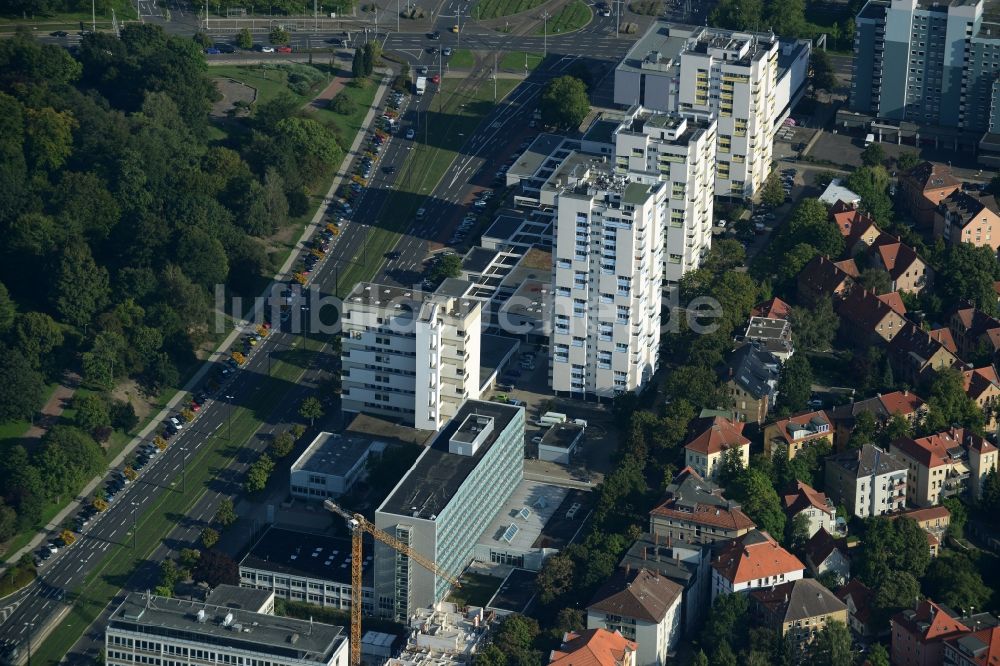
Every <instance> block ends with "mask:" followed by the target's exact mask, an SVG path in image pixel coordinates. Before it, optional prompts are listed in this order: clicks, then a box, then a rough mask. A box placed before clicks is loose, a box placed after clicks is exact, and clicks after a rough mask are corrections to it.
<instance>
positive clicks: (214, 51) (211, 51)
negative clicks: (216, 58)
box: [205, 46, 222, 55]
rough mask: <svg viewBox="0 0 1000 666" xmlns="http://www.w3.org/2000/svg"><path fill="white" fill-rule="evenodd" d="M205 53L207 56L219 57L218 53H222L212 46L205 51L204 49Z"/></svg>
mask: <svg viewBox="0 0 1000 666" xmlns="http://www.w3.org/2000/svg"><path fill="white" fill-rule="evenodd" d="M205 53H206V54H207V55H219V54H220V53H222V51H220V50H219V49H217V48H215V47H214V46H209V47H208V48H207V49H205Z"/></svg>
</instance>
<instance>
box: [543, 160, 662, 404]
mask: <svg viewBox="0 0 1000 666" xmlns="http://www.w3.org/2000/svg"><path fill="white" fill-rule="evenodd" d="M541 196H542V198H543V199H548V200H552V201H553V202H554V204H555V207H556V224H555V241H554V243H553V254H554V255H555V257H554V260H555V265H554V269H553V271H554V273H553V278H552V286H553V291H554V292H555V293H554V303H553V308H552V312H553V315H552V316H553V321H552V337H551V350H552V352H551V361H550V366H549V367H550V371H551V384H552V389H553V390H554V391H555V392H556V393H557V394H563V395H567V394H569V395H577V396H597V397H602V398H611V397H614V396H615V395H616V394H618V393H622V392H624V391H635V390H641V389H643V388H645V386H646V385H647V383H648V382H649V380H650V378H651V377H652V376H653V372H654V371H655V370H656V366H657V363H658V358H659V346H660V300H661V299H660V290H661V287H660V285H661V282H662V275H663V256H662V253H663V215H664V213H665V211H666V210H667V200H668V198H669V192H668V189H667V183H664V182H655V183H639V182H630V181H629V179H628V178H627V177H624V176H618V175H615V174H614V173H613V171H612V169H611V168H610V165H608V164H607V162H606V158H603V157H600V156H594V155H587V154H584V153H571V154H570V155H569V156H568V157H567V158H566V159H565V160H564V161H563V162H562V164H561V165H560V166H559V168H558V169H556V170H555V171H554V172H553V173H552V175H551V176H550V177H549V179H548V180H547V182H546V183H545V184H544V185H543V186H542V192H541Z"/></svg>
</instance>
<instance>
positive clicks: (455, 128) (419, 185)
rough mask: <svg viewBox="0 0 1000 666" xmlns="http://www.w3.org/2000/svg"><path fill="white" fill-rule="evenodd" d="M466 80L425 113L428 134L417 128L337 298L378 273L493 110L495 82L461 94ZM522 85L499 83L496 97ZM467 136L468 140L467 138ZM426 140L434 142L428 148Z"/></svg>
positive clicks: (448, 82) (455, 82)
mask: <svg viewBox="0 0 1000 666" xmlns="http://www.w3.org/2000/svg"><path fill="white" fill-rule="evenodd" d="M462 82H463V80H461V79H445V80H444V81H442V82H441V91H440V92H439V93H438V94H439V95H441V96H442V100H443V101H442V108H441V109H440V110H438V107H437V103H435V104H434V105H433V106H434V107H435V108H434V110H432V111H430V112H428V113H427V119H426V120H425V122H426V127H425V128H424V130H425V131H421V129H419V128H418V130H417V136H416V140H415V144H416V145H415V147H414V149H413V150H412V151H410V154H409V156H408V157H407V159H406V162H405V163H404V164H403V166H402V168H400V170H399V176H398V177H397V179H396V186H395V189H394V190H393V193H392V195H391V196H390V197H389V199H388V201H387V202H386V204H385V206H384V207H383V209H382V211H381V212H380V214H379V217H378V219H377V220H376V222H375V224H374V225H373V226H372V227H371V228H370V231H369V233H368V239H367V252H366V253H359V254H358V256H356V257H353V258H352V259H353V261H352V263H351V264H350V265H349V266H348V267H347V268H346V269H345V270H344V271H343V272H342V273H341V274H340V285H339V286H340V289H339V292H338V296H345V295H346V294H347V292H349V291H350V289H351V287H352V286H353V285H355V284H356V283H358V282H362V281H364V280H369V279H371V277H372V276H373V275H374V274H375V271H376V270H377V268H378V266H379V264H380V263H381V262H382V255H383V254H385V253H386V252H388V251H389V250H391V249H392V248H393V246H394V245H395V244H396V241H397V240H398V239H399V235H400V233H401V232H403V231H405V230H406V229H407V228H408V227H409V225H410V222H411V221H412V220H413V218H414V214H415V213H416V210H417V209H418V208H420V207H421V206H423V205H424V199H425V197H426V196H427V195H429V194H430V193H431V192H432V191H433V190H434V188H435V187H436V186H437V184H438V182H439V181H440V180H441V178H442V177H443V176H444V175H445V173H446V172H447V171H448V169H449V167H451V164H452V162H453V161H454V160H455V157H457V156H458V151H459V150H460V149H461V147H462V145H463V144H464V143H465V140H466V139H467V138H468V137H470V136H472V133H473V132H475V130H476V127H478V126H479V123H480V121H482V119H483V118H484V117H485V116H486V115H487V114H488V113H489V112H490V111H491V110H492V109H493V106H494V105H493V82H492V81H489V80H488V81H484V82H482V83H481V84H480V86H479V87H478V88H477V89H475V90H474V91H472V92H471V93H470V92H468V91H461V90H459V87H460V85H461V83H462ZM518 83H519V82H518V81H517V80H514V79H500V80H498V81H497V96H498V98H499V99H503V98H504V97H505V96H506V95H507V93H509V92H510V91H511V90H513V89H514V88H515V87H516V86H517V84H518ZM463 135H464V136H463ZM424 137H433V141H432V142H429V143H424V141H425V139H424Z"/></svg>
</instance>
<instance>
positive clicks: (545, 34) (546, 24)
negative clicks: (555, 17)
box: [542, 11, 549, 58]
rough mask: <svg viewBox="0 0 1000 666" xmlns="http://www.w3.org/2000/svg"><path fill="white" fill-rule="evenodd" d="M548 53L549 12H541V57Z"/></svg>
mask: <svg viewBox="0 0 1000 666" xmlns="http://www.w3.org/2000/svg"><path fill="white" fill-rule="evenodd" d="M548 55H549V13H548V12H547V11H545V12H542V57H543V58H545V57H548Z"/></svg>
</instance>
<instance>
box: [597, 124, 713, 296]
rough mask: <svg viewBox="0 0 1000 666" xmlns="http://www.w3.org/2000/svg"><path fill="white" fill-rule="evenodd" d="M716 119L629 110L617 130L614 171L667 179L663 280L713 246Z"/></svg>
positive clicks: (684, 270) (676, 277) (650, 180)
mask: <svg viewBox="0 0 1000 666" xmlns="http://www.w3.org/2000/svg"><path fill="white" fill-rule="evenodd" d="M715 125H716V123H715V120H708V121H698V120H695V119H694V118H685V117H683V116H679V115H676V114H672V113H671V114H667V113H656V112H651V111H649V110H647V109H643V108H642V107H635V108H633V109H630V110H629V112H628V115H627V116H626V119H625V121H624V122H623V123H622V125H621V126H620V127H619V128H618V130H617V131H616V132H615V173H616V174H617V175H621V176H625V175H628V176H629V177H631V178H632V179H634V180H637V181H639V182H643V183H655V182H657V181H663V182H665V183H667V189H668V195H669V197H668V198H667V200H666V208H667V210H666V211H665V213H664V214H663V218H662V222H663V229H662V231H661V236H662V238H663V244H664V250H663V280H664V281H665V282H667V283H676V282H677V281H678V280H680V279H681V276H683V275H684V274H685V273H687V272H688V271H692V270H694V269H696V268H698V266H699V264H700V263H701V258H702V257H703V256H704V255H705V254H706V253H707V252H708V250H709V248H711V246H712V210H713V203H714V200H715V198H714V197H713V194H714V192H715V188H714V185H715V182H714V172H715V139H716V136H715Z"/></svg>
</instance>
